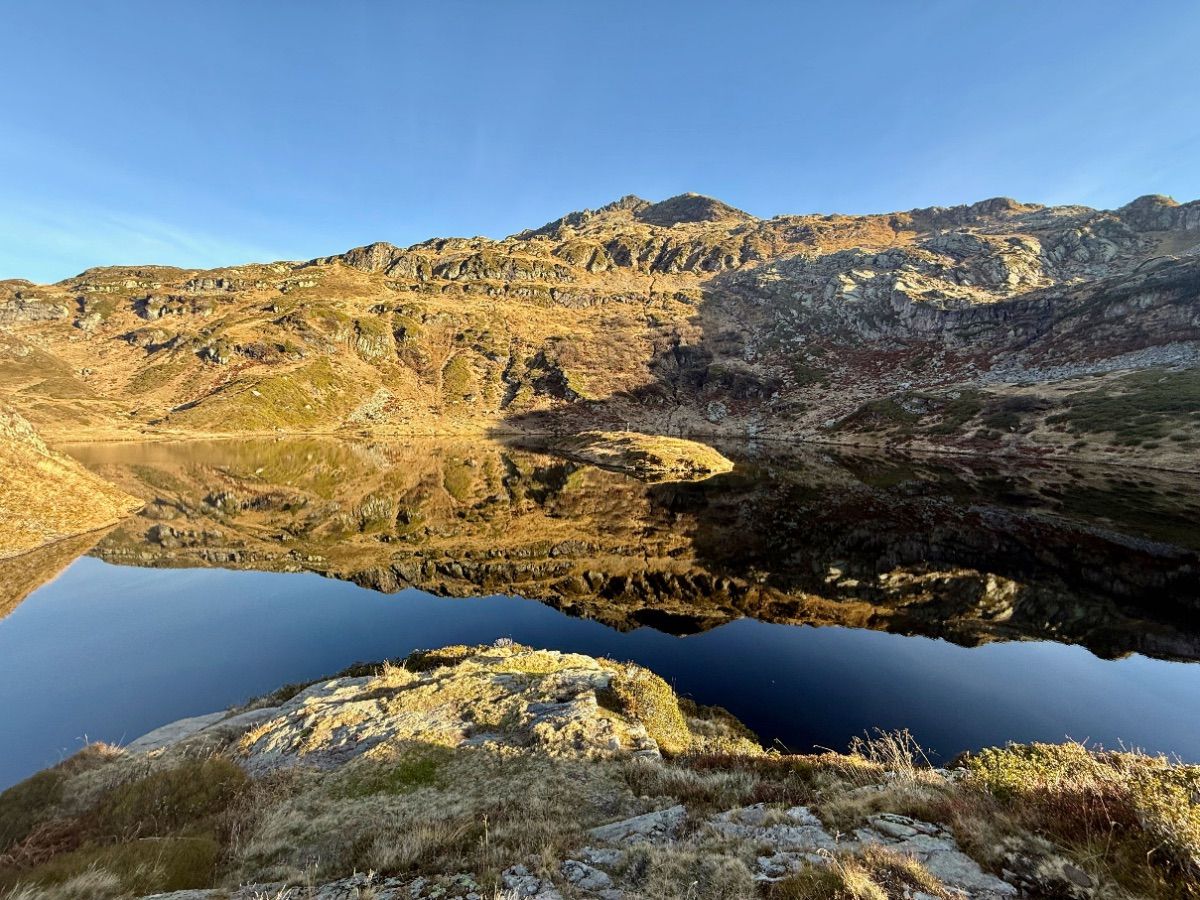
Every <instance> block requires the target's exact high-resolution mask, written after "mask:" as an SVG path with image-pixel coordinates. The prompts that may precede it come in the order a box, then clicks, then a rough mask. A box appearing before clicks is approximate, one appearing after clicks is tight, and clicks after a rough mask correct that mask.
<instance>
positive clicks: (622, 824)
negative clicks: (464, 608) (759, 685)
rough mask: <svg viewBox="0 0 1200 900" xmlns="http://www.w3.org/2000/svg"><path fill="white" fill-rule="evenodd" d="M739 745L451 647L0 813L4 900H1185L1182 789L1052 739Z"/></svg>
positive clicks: (189, 726)
mask: <svg viewBox="0 0 1200 900" xmlns="http://www.w3.org/2000/svg"><path fill="white" fill-rule="evenodd" d="M920 759H921V757H920V755H919V752H917V751H916V750H915V746H914V745H913V744H912V742H911V740H910V739H909V738H908V737H907V736H906V735H880V736H878V737H877V738H876V739H873V740H867V741H864V742H862V743H860V744H858V745H857V746H856V747H854V748H852V752H851V753H848V754H835V753H829V754H824V755H818V756H799V755H784V754H779V753H774V752H766V751H763V750H762V749H761V748H760V747H759V745H758V743H757V742H756V741H755V740H754V738H753V736H752V735H751V734H750V733H749V732H747V731H746V729H745V728H744V727H743V726H741V725H740V724H739V723H738V722H737V721H736V720H735V719H733V717H731V716H730V715H729V714H728V713H726V712H724V711H722V710H719V709H715V708H704V707H698V706H696V705H694V704H692V703H690V702H688V701H686V700H682V699H680V698H678V697H677V696H676V695H675V694H674V692H673V691H672V690H671V689H670V687H669V686H668V685H667V684H666V683H665V682H664V681H663V680H662V679H660V678H659V677H657V676H656V675H654V674H653V673H651V672H649V671H647V670H645V669H642V668H640V667H638V666H634V665H628V664H620V663H615V662H612V661H609V660H601V659H594V658H592V657H589V656H582V655H578V654H569V653H558V652H553V651H545V650H534V649H530V648H528V647H522V646H519V645H513V644H506V643H502V644H497V645H495V646H490V647H447V648H443V649H441V650H434V651H423V652H419V653H416V654H413V655H412V656H410V657H408V658H407V659H406V660H403V661H399V662H394V663H381V664H375V665H365V666H357V667H354V668H352V669H351V670H348V671H346V672H343V673H342V674H340V675H338V676H336V677H334V678H330V679H327V680H322V681H318V682H315V683H312V684H308V685H293V686H289V687H287V688H283V689H281V690H280V691H277V692H276V693H275V694H273V695H271V696H269V697H266V698H262V699H260V700H258V701H256V702H254V703H252V704H250V705H248V706H246V707H244V708H241V709H237V710H231V711H228V712H222V713H214V714H212V715H208V716H199V717H195V718H191V719H185V720H182V721H180V722H176V723H173V724H171V725H168V726H165V727H163V728H160V729H158V730H156V731H154V732H151V733H150V734H148V735H146V736H144V737H143V738H141V739H139V740H137V741H135V742H134V743H132V744H130V745H129V746H128V747H125V748H114V747H109V746H104V745H93V746H90V747H88V748H86V749H85V750H83V751H81V752H80V753H79V754H77V755H76V756H74V757H72V758H71V759H68V760H66V761H65V762H63V763H62V764H60V765H58V766H56V767H55V768H53V769H49V770H46V771H44V772H42V773H39V774H38V775H35V776H34V777H33V778H31V779H29V780H28V781H25V782H23V783H22V784H19V785H17V786H16V787H13V788H11V789H9V790H8V791H5V792H4V793H3V794H2V795H0V854H2V855H0V895H3V896H5V897H11V898H21V900H58V898H93V900H105V898H128V897H137V896H153V897H155V898H158V900H164V898H171V900H218V898H220V900H301V898H322V900H343V898H344V900H350V898H360V900H365V898H375V900H385V898H386V900H398V898H404V900H414V898H434V897H439V898H480V900H482V898H496V897H504V898H520V897H537V898H543V900H551V898H602V900H618V898H708V897H716V898H754V897H763V898H831V900H832V898H856V900H881V898H905V900H929V898H942V900H949V898H956V897H957V898H980V900H997V898H1008V897H1017V896H1043V897H1050V896H1053V897H1073V898H1092V897H1095V898H1107V897H1113V898H1119V897H1184V896H1190V895H1191V894H1190V893H1189V892H1194V891H1195V890H1196V888H1197V886H1198V884H1200V882H1198V881H1197V878H1198V876H1200V806H1198V797H1197V791H1198V789H1200V768H1197V767H1188V766H1180V765H1172V764H1170V763H1168V762H1167V761H1165V760H1162V759H1156V758H1151V757H1146V756H1143V755H1139V754H1133V753H1103V752H1094V751H1089V750H1088V749H1086V748H1084V747H1082V746H1080V745H1076V744H1066V745H1033V746H1028V747H1009V748H1005V749H1002V750H989V751H985V752H983V753H980V754H977V755H974V756H971V757H969V758H964V759H963V760H961V761H959V762H958V763H956V764H955V765H954V766H953V767H951V768H949V769H935V768H930V767H928V766H924V765H921V764H920V762H919V760H920Z"/></svg>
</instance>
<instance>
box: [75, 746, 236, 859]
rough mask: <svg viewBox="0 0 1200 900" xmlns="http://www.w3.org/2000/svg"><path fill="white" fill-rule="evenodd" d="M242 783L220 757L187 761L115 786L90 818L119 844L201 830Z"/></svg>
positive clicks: (99, 830) (96, 828)
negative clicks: (122, 841)
mask: <svg viewBox="0 0 1200 900" xmlns="http://www.w3.org/2000/svg"><path fill="white" fill-rule="evenodd" d="M246 783H247V777H246V773H245V772H243V771H242V770H241V768H239V767H238V766H237V765H236V764H235V763H233V762H231V761H230V760H228V759H225V758H224V757H220V756H214V757H210V758H209V759H204V760H186V761H185V762H183V763H182V764H181V765H179V766H176V767H175V768H171V769H163V770H160V771H157V772H152V773H150V774H149V775H147V776H145V777H144V778H140V779H138V780H136V781H132V782H129V783H127V784H123V785H121V786H119V787H117V788H116V789H115V790H113V791H112V792H111V793H109V794H108V796H106V797H105V798H104V799H103V800H102V801H101V803H100V805H99V806H98V808H97V809H96V810H95V812H94V813H93V814H92V816H91V817H90V818H91V824H92V829H93V831H94V832H95V833H97V834H98V835H102V836H104V837H105V838H114V839H117V840H131V839H134V838H139V837H147V836H165V835H168V834H172V833H174V832H176V831H180V830H183V829H189V830H193V831H194V830H196V829H203V828H204V827H205V826H206V824H208V823H211V821H212V820H213V818H214V817H216V816H217V815H219V814H220V813H222V812H224V811H225V810H226V809H227V808H228V807H229V806H230V804H231V803H232V802H233V800H234V798H235V797H236V796H237V794H238V793H239V792H240V791H241V790H243V789H244V788H245V786H246Z"/></svg>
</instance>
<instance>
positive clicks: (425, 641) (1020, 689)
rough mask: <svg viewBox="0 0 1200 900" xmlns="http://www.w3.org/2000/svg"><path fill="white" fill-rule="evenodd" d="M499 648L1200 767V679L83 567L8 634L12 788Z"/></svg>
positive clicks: (41, 596) (1053, 656)
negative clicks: (286, 696)
mask: <svg viewBox="0 0 1200 900" xmlns="http://www.w3.org/2000/svg"><path fill="white" fill-rule="evenodd" d="M497 637H511V638H512V639H514V640H517V641H520V642H523V643H528V644H532V645H536V646H544V647H554V648H559V649H562V650H574V651H580V652H584V653H590V654H604V655H608V656H612V657H616V658H619V659H631V660H634V661H637V662H639V663H642V664H644V665H646V666H649V667H650V668H652V669H654V670H655V671H657V672H659V673H661V674H662V675H663V676H664V677H665V678H667V679H668V680H669V681H670V682H672V683H673V684H674V685H675V687H676V688H677V689H678V690H679V691H680V692H681V693H682V694H684V695H687V696H691V697H693V698H694V699H696V700H697V701H699V702H702V703H715V704H719V705H721V706H725V707H727V708H728V709H730V710H732V711H734V712H735V713H736V714H737V715H738V716H739V717H740V718H742V719H743V720H744V721H745V722H746V723H747V724H748V725H750V727H752V728H753V729H754V730H755V731H757V732H758V733H759V734H760V735H761V736H763V737H764V739H767V740H776V741H778V742H780V743H781V744H783V745H786V746H787V747H790V748H792V749H796V750H806V749H810V748H812V747H814V746H823V747H832V748H839V749H840V748H844V747H845V746H846V743H847V741H848V740H849V739H850V738H851V737H852V736H853V735H855V734H860V733H862V732H863V731H864V729H867V728H871V727H876V726H878V727H883V728H898V727H908V728H910V729H911V730H912V731H913V732H914V734H916V735H917V737H918V738H919V740H920V741H921V742H922V743H923V744H925V745H927V746H930V747H932V748H934V749H935V750H937V751H940V752H941V753H943V754H952V753H955V752H957V751H959V750H963V749H967V748H971V747H979V746H985V745H989V744H997V743H1002V742H1004V741H1008V740H1016V741H1027V740H1034V739H1041V740H1060V739H1062V738H1064V737H1067V736H1070V737H1074V738H1078V739H1084V738H1088V739H1091V740H1093V741H1098V742H1102V743H1103V744H1105V745H1107V746H1116V745H1117V744H1118V743H1119V742H1121V741H1125V742H1126V743H1132V744H1135V745H1138V746H1142V747H1145V748H1147V749H1150V750H1159V751H1164V752H1169V753H1178V754H1179V755H1180V756H1182V757H1183V758H1185V759H1188V760H1191V761H1200V666H1197V665H1193V664H1186V663H1179V662H1168V661H1163V660H1155V659H1148V658H1145V657H1142V656H1138V655H1134V656H1131V657H1128V658H1125V659H1120V660H1104V659H1100V658H1098V657H1096V656H1094V655H1093V654H1092V653H1091V652H1089V651H1088V650H1086V649H1084V648H1082V647H1078V646H1068V645H1063V644H1056V643H1051V642H1043V641H1026V642H1011V643H993V644H988V645H985V646H982V647H971V648H967V647H959V646H955V645H954V644H951V643H948V642H946V641H944V640H940V639H931V638H926V637H910V636H905V635H900V634H888V633H886V632H879V631H870V630H864V629H854V628H845V627H836V626H835V627H821V628H815V627H810V626H796V625H780V624H768V623H764V622H758V621H754V620H751V619H737V620H735V621H731V622H729V623H727V624H725V625H721V626H719V627H716V628H714V629H712V630H710V631H706V632H704V633H700V634H693V635H689V636H686V637H676V636H673V635H670V634H665V633H662V632H659V631H656V630H654V629H651V628H648V627H641V628H636V629H634V630H632V631H628V632H621V631H616V630H614V629H612V628H610V627H608V626H606V625H602V624H600V623H598V622H594V621H588V620H585V619H578V618H571V617H569V616H567V615H565V614H564V613H562V612H559V611H557V610H555V609H553V608H551V607H549V606H546V605H543V604H541V603H538V602H536V601H533V600H526V599H522V598H519V597H505V596H493V597H478V598H469V599H448V598H439V597H434V596H431V595H430V594H427V593H424V592H422V591H419V590H414V589H408V590H404V591H401V592H399V593H397V594H382V593H379V592H376V591H372V590H368V589H363V588H359V587H357V586H355V585H352V584H348V583H345V582H339V581H335V580H331V579H327V578H322V577H320V576H318V575H314V574H281V573H265V572H233V571H224V570H220V569H143V568H133V567H124V566H114V565H110V564H108V563H105V562H102V561H100V560H97V559H92V558H82V559H79V560H77V561H76V562H74V563H72V564H71V566H70V567H69V568H68V569H67V570H66V571H65V572H64V573H63V574H62V575H61V576H59V577H58V578H57V579H56V580H55V581H53V582H52V583H50V584H48V585H46V586H44V587H42V588H41V589H39V590H38V591H36V592H35V593H34V594H33V595H32V596H30V597H29V598H28V599H27V600H26V601H25V602H24V603H22V604H21V605H20V607H18V608H17V609H16V610H15V611H14V612H13V613H12V614H11V615H10V616H9V617H8V618H7V619H5V620H3V621H2V622H0V710H3V712H4V718H3V731H2V736H0V785H7V784H10V783H13V782H14V781H16V780H18V779H20V778H21V777H23V776H25V775H27V774H29V773H31V772H33V771H35V770H37V769H38V768H41V767H43V766H45V765H48V764H51V763H53V762H55V761H56V760H58V759H59V758H60V757H61V756H62V755H64V754H69V753H70V752H72V751H73V750H75V749H78V747H79V746H80V745H81V743H82V742H83V741H84V740H85V738H86V739H89V740H105V741H114V742H122V741H128V740H131V739H133V738H135V737H137V736H138V735H140V734H142V733H144V732H146V731H148V730H150V729H152V728H154V727H156V726H158V725H160V724H162V723H164V722H168V721H171V720H173V719H176V718H180V717H183V716H187V715H193V714H198V713H204V712H209V711H212V710H216V709H221V708H224V707H226V706H229V705H231V704H233V703H236V702H240V701H242V700H245V699H247V698H248V697H250V696H253V695H255V694H260V693H265V692H267V691H270V690H272V689H274V688H275V687H277V686H279V685H281V684H284V683H287V682H290V681H299V680H303V679H308V678H316V677H319V676H321V675H324V674H328V673H331V672H334V671H337V670H338V669H340V668H343V667H345V666H347V665H349V664H350V663H353V662H356V661H360V660H370V659H380V658H384V657H388V656H396V655H400V654H404V653H407V652H408V651H410V650H412V649H415V648H418V647H435V646H439V645H443V644H448V643H463V642H465V643H474V642H486V641H492V640H494V639H496V638H497Z"/></svg>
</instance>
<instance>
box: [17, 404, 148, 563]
mask: <svg viewBox="0 0 1200 900" xmlns="http://www.w3.org/2000/svg"><path fill="white" fill-rule="evenodd" d="M141 506H142V502H141V501H140V500H137V499H135V498H134V497H131V496H129V495H128V494H126V493H124V492H123V491H121V490H119V489H118V488H116V487H114V486H113V485H111V484H108V483H107V482H105V481H103V480H102V479H100V478H97V477H96V476H95V475H93V474H92V473H91V472H89V471H88V470H87V469H85V468H83V466H81V465H79V463H77V462H75V461H74V460H73V459H71V458H69V457H67V456H63V455H62V454H60V453H55V452H53V451H52V450H50V449H49V448H47V447H46V445H45V444H44V443H42V440H41V438H39V437H38V436H37V434H36V433H35V432H34V430H33V429H32V428H31V427H30V426H29V423H28V422H26V421H25V420H24V419H22V418H21V417H20V416H19V415H16V414H15V413H13V412H11V411H10V410H6V409H5V408H4V407H3V406H0V559H7V558H9V557H12V556H17V555H19V554H21V553H25V552H26V551H29V550H33V549H36V548H38V547H41V546H43V545H45V544H50V543H53V542H55V541H58V540H61V539H62V538H66V537H72V536H74V535H78V534H81V533H83V532H88V531H95V530H96V529H98V528H103V527H104V526H105V525H112V524H113V523H115V522H116V521H118V520H119V519H121V518H122V517H123V516H125V515H128V514H129V513H132V512H134V511H136V510H137V509H139V508H141Z"/></svg>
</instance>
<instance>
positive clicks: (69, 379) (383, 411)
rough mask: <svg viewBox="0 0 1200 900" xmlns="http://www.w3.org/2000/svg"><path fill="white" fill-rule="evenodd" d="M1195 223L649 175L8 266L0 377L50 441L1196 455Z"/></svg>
mask: <svg viewBox="0 0 1200 900" xmlns="http://www.w3.org/2000/svg"><path fill="white" fill-rule="evenodd" d="M1198 249H1200V202H1194V203H1188V204H1182V205H1180V204H1177V203H1175V202H1174V201H1172V200H1170V199H1168V198H1164V197H1143V198H1140V199H1138V200H1135V201H1134V202H1132V203H1130V204H1128V205H1126V206H1124V207H1121V208H1120V209H1117V210H1111V211H1105V210H1092V209H1087V208H1084V207H1053V208H1050V207H1041V206H1037V205H1030V204H1021V203H1017V202H1015V201H1012V200H1006V199H996V200H988V201H984V202H982V203H976V204H973V205H970V206H962V207H953V208H948V209H947V208H931V209H918V210H911V211H909V212H903V213H891V214H885V215H873V216H840V215H830V216H777V217H775V218H773V219H765V220H764V219H758V218H755V217H754V216H751V215H748V214H746V213H744V212H741V211H739V210H736V209H733V208H732V207H730V206H728V205H726V204H724V203H721V202H720V201H717V200H713V199H711V198H706V197H699V196H696V195H683V196H681V197H675V198H671V199H669V200H665V201H662V202H660V203H649V202H647V201H644V200H641V199H639V198H636V197H626V198H623V199H621V200H619V201H617V202H615V203H612V204H609V205H608V206H605V207H602V208H600V209H598V210H594V211H584V212H578V213H571V214H569V215H567V216H564V217H563V218H561V219H558V220H556V221H554V222H551V223H549V224H547V225H545V226H542V227H541V228H537V229H533V230H529V231H525V232H522V233H520V234H517V235H514V236H512V237H509V238H506V239H503V240H490V239H486V238H470V239H461V238H449V239H435V240H430V241H426V242H424V243H421V244H416V245H413V246H411V247H404V248H402V247H396V246H393V245H391V244H386V243H376V244H371V245H369V246H366V247H360V248H356V249H353V250H350V251H347V252H346V253H343V254H340V255H337V256H330V257H324V258H320V259H315V260H311V261H308V262H280V263H272V264H263V265H246V266H239V267H234V268H228V269H219V270H213V271H196V270H181V269H173V268H167V267H154V266H145V267H137V268H106V269H92V270H89V271H87V272H84V273H82V274H80V275H79V276H77V277H75V278H71V279H67V280H66V281H63V282H60V283H59V284H55V285H47V286H39V285H32V284H30V283H28V282H21V281H10V282H4V283H0V338H2V340H0V394H2V395H4V396H6V397H7V398H8V401H9V402H10V403H11V404H12V405H14V406H15V407H16V408H17V409H18V410H20V411H21V412H22V413H23V414H25V415H26V416H27V418H29V419H30V421H32V422H34V423H35V425H37V426H38V427H40V428H42V429H44V430H45V431H46V433H48V434H50V435H52V436H53V437H67V436H71V435H79V434H81V433H87V434H98V433H129V432H135V433H146V432H152V433H162V432H190V433H195V432H204V433H210V432H243V433H244V432H271V431H277V430H283V431H297V432H314V431H336V430H339V429H358V430H363V429H366V430H370V431H372V432H376V433H385V432H391V433H420V432H443V433H445V432H478V431H480V430H487V429H500V430H506V431H522V430H525V431H577V430H583V429H588V428H591V429H595V428H602V429H605V430H619V429H633V430H640V431H647V432H652V433H660V434H663V433H676V434H677V433H682V432H701V433H716V434H727V435H743V436H744V435H747V434H750V435H774V436H801V437H805V438H811V439H818V440H823V441H834V442H839V443H859V444H871V445H874V444H904V445H909V446H914V447H925V448H931V447H937V448H943V449H944V448H952V449H956V450H960V451H963V450H965V451H971V452H985V453H1010V452H1012V453H1024V454H1030V453H1032V454H1039V455H1072V456H1091V457H1095V458H1105V459H1111V460H1115V461H1127V462H1137V463H1149V464H1155V465H1162V466H1167V467H1174V468H1194V467H1195V458H1196V457H1197V453H1196V451H1197V450H1198V449H1200V431H1198V428H1200V392H1198V390H1197V387H1196V379H1195V369H1196V367H1197V365H1198V364H1200V301H1198V299H1197V297H1198V294H1200V253H1198ZM1130 373H1132V374H1133V375H1135V376H1139V375H1144V376H1146V378H1151V377H1152V379H1153V384H1160V383H1163V384H1165V385H1166V386H1165V387H1161V388H1157V389H1156V390H1151V391H1150V393H1151V394H1155V395H1156V396H1142V395H1143V394H1145V393H1146V392H1145V391H1144V390H1143V388H1145V387H1146V386H1147V384H1146V383H1145V382H1144V381H1143V382H1136V383H1135V384H1134V385H1133V387H1132V388H1131V385H1130V383H1129V382H1128V380H1127V379H1128V377H1129V375H1130ZM1147 373H1149V374H1147ZM1164 380H1165V381H1164ZM1139 392H1140V393H1139ZM963 396H967V397H968V400H967V401H966V402H960V401H961V400H962V397H963ZM1122 398H1123V399H1122ZM1113 404H1115V406H1114V405H1113ZM1147 417H1149V418H1147Z"/></svg>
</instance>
